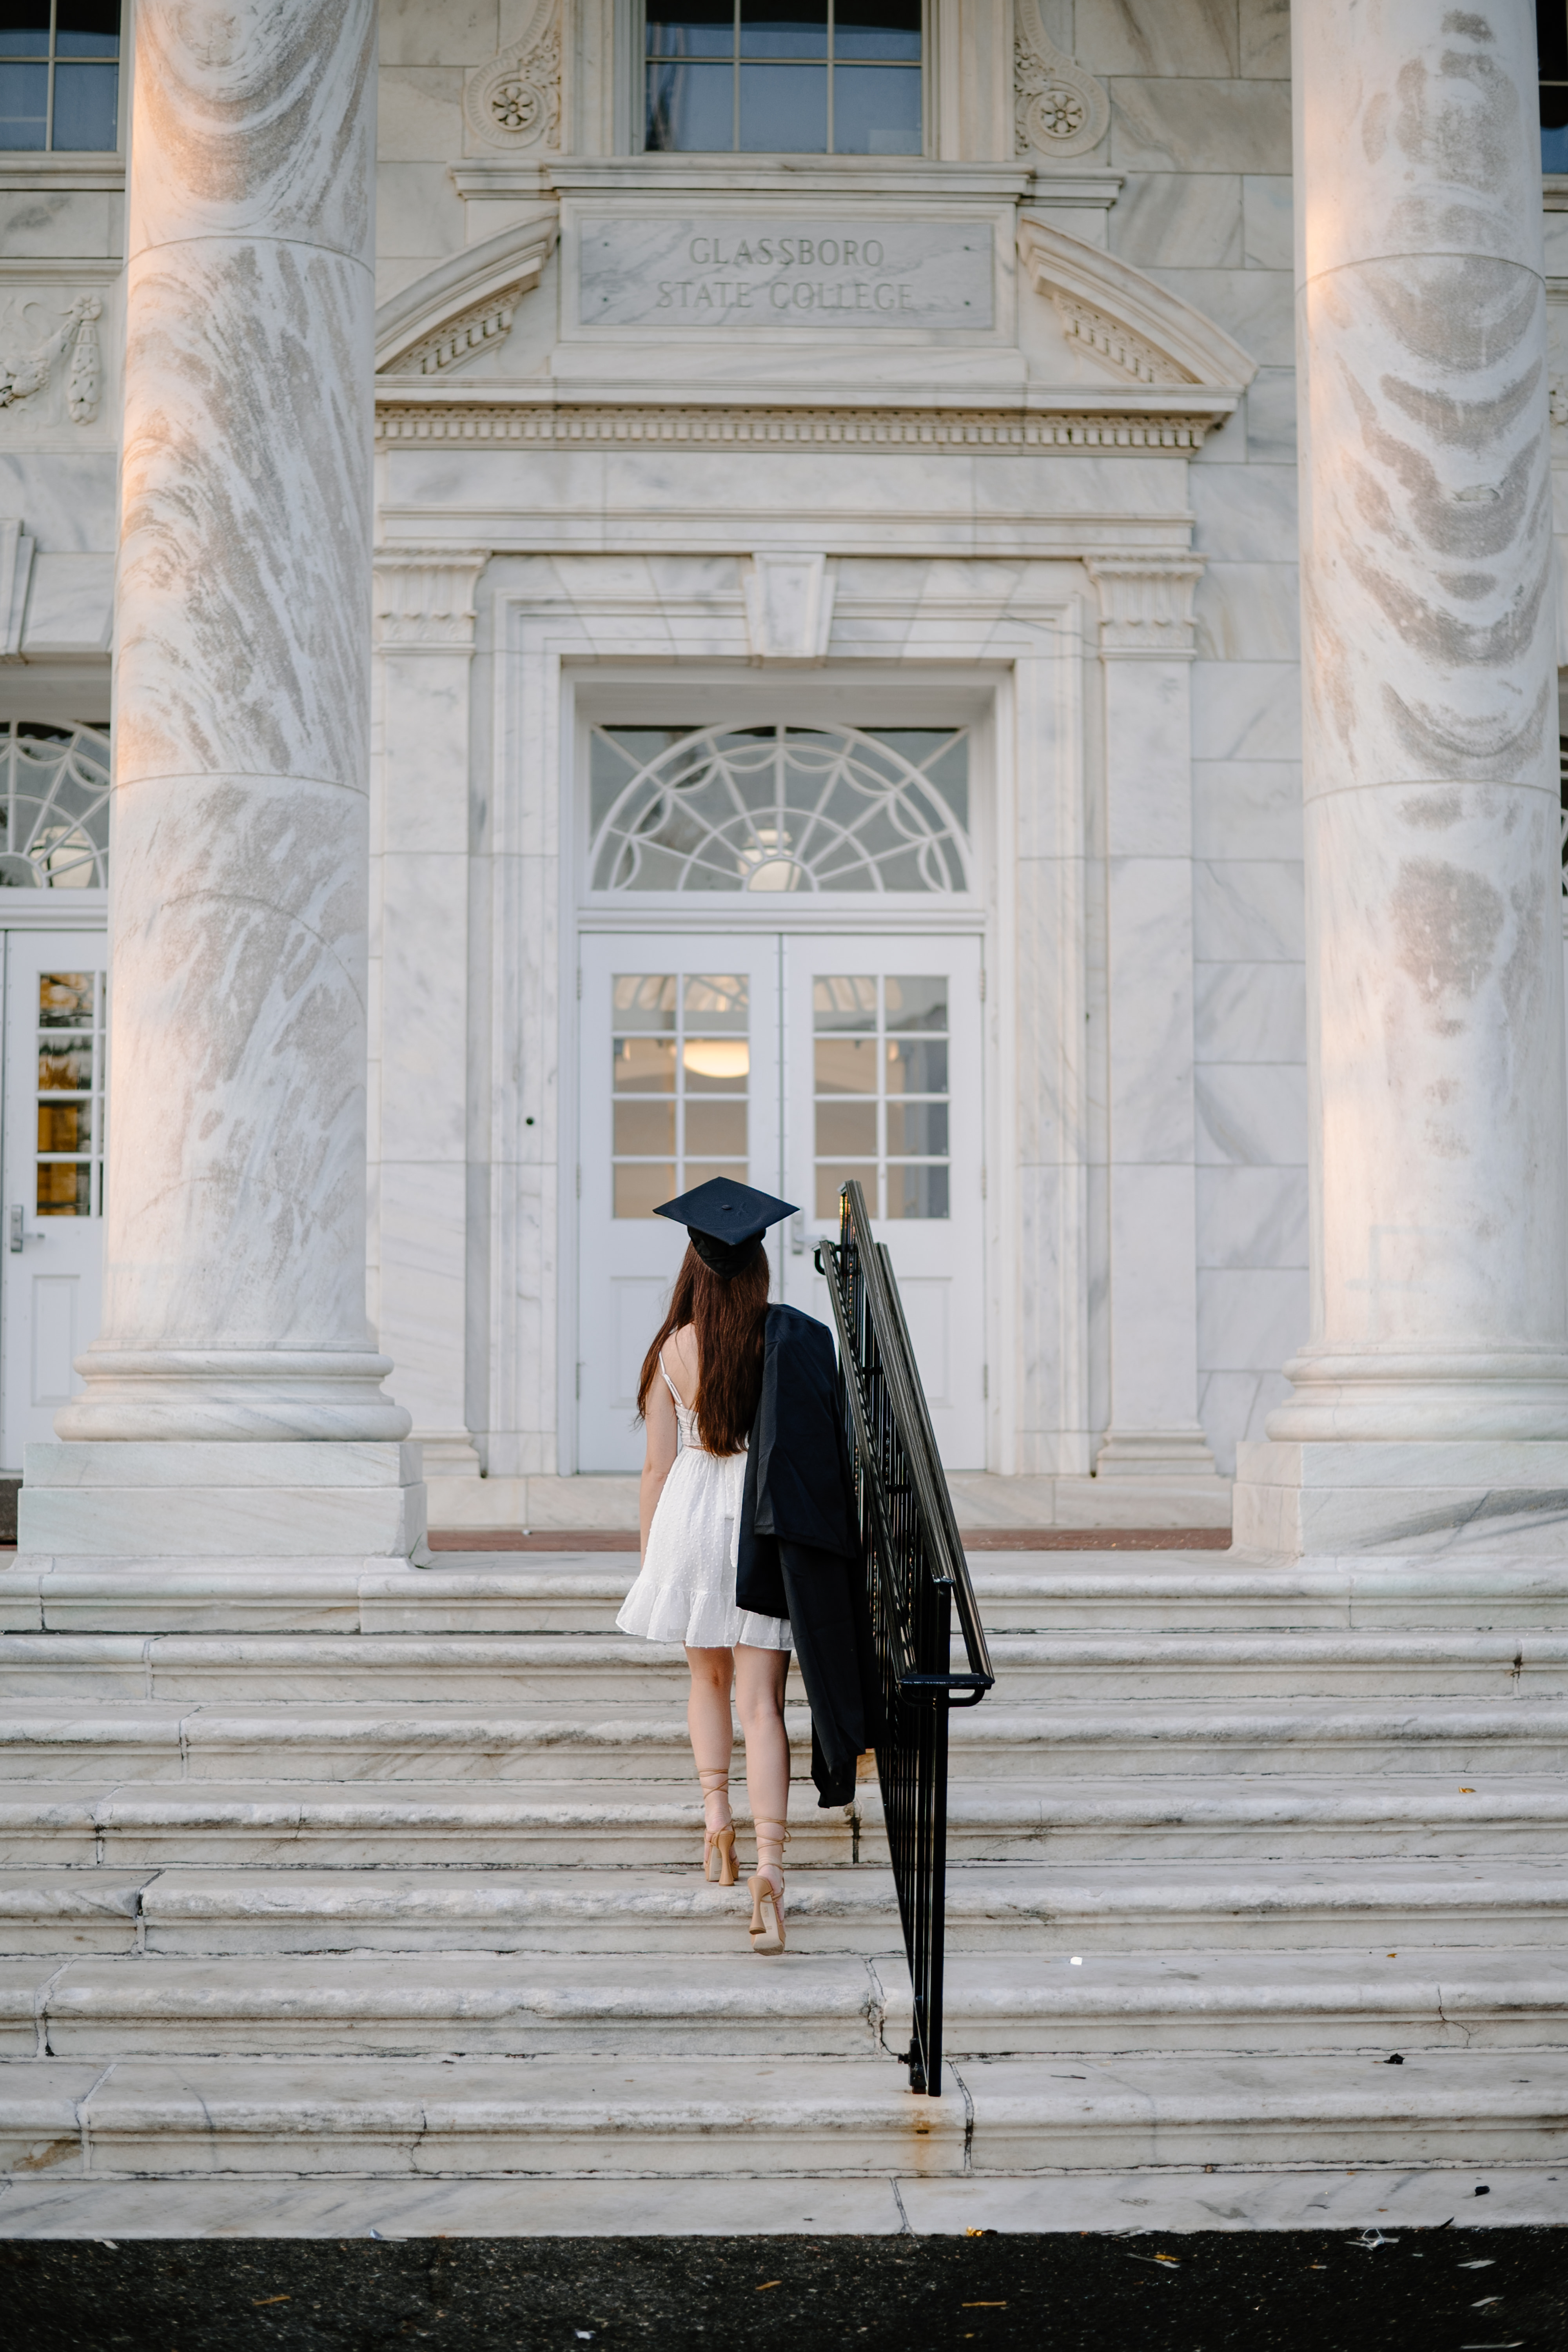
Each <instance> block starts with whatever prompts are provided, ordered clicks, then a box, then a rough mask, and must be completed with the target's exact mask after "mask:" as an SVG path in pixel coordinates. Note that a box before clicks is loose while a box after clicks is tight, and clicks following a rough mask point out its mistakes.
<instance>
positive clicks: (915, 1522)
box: [816, 1183, 995, 2099]
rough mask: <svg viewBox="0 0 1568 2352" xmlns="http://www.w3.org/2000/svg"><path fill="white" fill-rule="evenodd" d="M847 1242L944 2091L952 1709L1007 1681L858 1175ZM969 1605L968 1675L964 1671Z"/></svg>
mask: <svg viewBox="0 0 1568 2352" xmlns="http://www.w3.org/2000/svg"><path fill="white" fill-rule="evenodd" d="M839 1202H840V1209H839V1227H838V1240H837V1244H834V1243H832V1242H823V1243H821V1244H819V1245H818V1247H817V1251H816V1264H817V1266H818V1268H819V1269H820V1271H821V1272H822V1274H823V1275H824V1276H826V1282H827V1296H828V1300H829V1303H830V1305H831V1307H832V1309H833V1321H834V1326H835V1328H836V1329H837V1334H838V1358H839V1362H840V1364H841V1365H842V1367H843V1371H844V1391H845V1403H846V1408H847V1411H846V1419H847V1433H848V1438H849V1447H850V1454H851V1457H852V1459H853V1462H854V1465H855V1478H856V1487H857V1492H858V1499H859V1507H860V1539H861V1543H862V1546H863V1548H864V1553H865V1560H866V1574H867V1582H868V1595H869V1599H870V1604H871V1630H872V1635H873V1638H874V1640H875V1643H876V1650H877V1660H878V1664H879V1667H880V1669H881V1675H882V1702H883V1708H884V1713H885V1717H886V1723H887V1732H886V1738H885V1739H884V1742H883V1744H882V1745H881V1746H880V1747H879V1748H878V1750H877V1777H878V1780H879V1782H880V1784H881V1790H882V1811H883V1815H884V1818H885V1820H886V1822H887V1828H888V1844H889V1850H890V1852H891V1853H892V1858H893V1877H894V1881H895V1883H896V1885H897V1886H898V1890H899V1913H900V1918H901V1919H902V1921H903V1929H904V1950H905V1952H906V1954H907V1955H908V1958H909V1963H910V1984H911V1985H912V1987H913V1989H914V2035H913V2039H912V2040H911V2042H910V2048H909V2069H910V2088H911V2089H913V2090H916V2091H924V2092H926V2093H928V2094H929V2095H930V2096H931V2098H933V2099H934V2098H937V2097H939V2096H940V2095H941V2092H942V1941H943V1932H944V1927H945V1908H946V1894H947V1718H948V1713H949V1710H950V1709H951V1708H952V1707H955V1706H978V1705H979V1703H980V1701H981V1700H982V1699H983V1698H984V1696H985V1694H986V1692H987V1691H988V1690H989V1689H990V1688H991V1685H992V1683H993V1682H994V1679H995V1677H994V1675H993V1674H992V1671H991V1654H990V1652H989V1650H988V1649H987V1648H986V1646H985V1633H984V1628H983V1626H982V1625H981V1622H980V1612H979V1610H978V1609H977V1608H976V1607H975V1602H974V1592H973V1587H972V1585H971V1584H970V1581H969V1570H968V1566H967V1564H966V1562H965V1560H964V1557H963V1544H962V1543H961V1542H960V1540H959V1535H958V1524H957V1521H956V1520H955V1519H954V1517H953V1514H952V1496H951V1495H950V1494H949V1493H948V1490H947V1480H946V1478H945V1476H944V1475H943V1474H942V1458H941V1456H940V1455H939V1454H938V1453H937V1450H936V1439H935V1437H934V1436H933V1434H932V1433H931V1413H930V1411H929V1410H928V1408H927V1405H926V1399H925V1391H924V1389H923V1388H922V1387H921V1378H920V1373H919V1371H918V1370H917V1369H916V1365H915V1358H914V1349H912V1348H911V1347H910V1334H909V1326H908V1325H907V1324H906V1323H905V1321H904V1310H903V1306H902V1303H901V1301H900V1297H899V1286H898V1283H897V1281H896V1280H895V1279H894V1276H893V1268H892V1265H891V1262H890V1260H889V1256H888V1253H887V1251H886V1249H885V1248H884V1247H883V1246H882V1245H881V1244H879V1243H878V1242H876V1241H874V1240H873V1239H872V1234H871V1220H870V1218H869V1217H868V1215H867V1213H866V1199H865V1195H864V1193H863V1192H861V1190H860V1187H859V1185H858V1183H849V1184H847V1185H846V1186H845V1187H844V1190H843V1192H842V1193H841V1194H840V1195H839ZM955 1606H956V1608H957V1611H958V1623H959V1631H960V1633H962V1635H963V1648H964V1654H965V1658H966V1661H967V1664H966V1667H965V1670H964V1671H963V1672H962V1673H958V1674H955V1673H954V1672H953V1671H952V1612H953V1609H954V1607H955Z"/></svg>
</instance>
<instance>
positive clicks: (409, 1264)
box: [371, 547, 487, 1479]
mask: <svg viewBox="0 0 1568 2352" xmlns="http://www.w3.org/2000/svg"><path fill="white" fill-rule="evenodd" d="M486 561H487V556H486V553H485V551H483V550H474V549H468V548H419V547H416V548H388V549H384V550H381V551H378V553H377V555H376V559H375V585H376V593H375V631H376V644H377V654H376V663H377V670H378V680H377V692H376V705H377V719H378V732H379V736H380V745H379V762H378V764H379V771H380V782H381V791H380V795H379V799H380V821H379V824H378V826H377V837H376V840H375V842H374V846H373V851H372V862H373V866H374V883H373V904H374V908H375V922H374V933H375V936H374V943H373V950H372V960H373V967H374V970H375V971H376V972H377V973H378V975H379V980H380V986H379V988H378V989H377V990H376V991H375V1005H376V1010H375V1021H374V1029H375V1035H374V1044H373V1053H372V1066H373V1070H374V1079H375V1083H374V1088H373V1110H372V1125H371V1170H372V1184H373V1196H374V1202H375V1231H374V1247H373V1251H372V1256H373V1259H374V1265H375V1268H376V1274H377V1278H378V1293H379V1305H378V1307H377V1311H376V1319H377V1323H378V1326H379V1328H380V1332H381V1341H382V1345H383V1347H384V1349H386V1352H387V1354H388V1355H389V1356H390V1357H391V1358H392V1360H393V1362H394V1364H395V1366H396V1375H395V1377H396V1381H397V1393H398V1395H399V1397H400V1398H401V1400H402V1402H404V1403H405V1405H407V1407H408V1409H409V1411H410V1412H412V1413H413V1415H414V1434H415V1436H416V1438H417V1439H419V1440H420V1442H421V1445H422V1449H423V1453H424V1459H425V1470H426V1476H427V1477H429V1478H437V1479H447V1478H478V1476H479V1453H478V1451H477V1449H476V1447H475V1444H474V1441H473V1439H472V1437H471V1436H470V1434H469V1433H468V1423H467V1420H466V1417H465V1379H466V1369H467V1368H466V1356H467V1349H468V1312H467V1307H468V1205H467V1189H468V1056H469V1022H468V890H469V877H470V872H471V861H470V858H469V856H468V829H469V817H468V792H469V758H468V695H469V675H470V671H471V669H472V667H473V654H474V591H475V587H476V585H477V583H478V581H479V573H480V572H481V571H482V570H483V569H484V566H485V563H486Z"/></svg>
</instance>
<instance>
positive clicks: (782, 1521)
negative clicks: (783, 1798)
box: [735, 1307, 883, 1806]
mask: <svg viewBox="0 0 1568 2352" xmlns="http://www.w3.org/2000/svg"><path fill="white" fill-rule="evenodd" d="M735 1599H736V1601H737V1604H738V1605H739V1606H740V1607H741V1608H742V1609H749V1610H752V1611H754V1612H756V1613H757V1614H758V1615H759V1616H763V1617H787V1618H788V1619H789V1624H790V1633H791V1635H792V1636H793V1638H794V1642H795V1655H796V1656H797V1657H798V1658H799V1660H800V1671H801V1677H802V1680H803V1681H804V1682H805V1696H806V1698H807V1700H808V1702H809V1704H810V1706H811V1777H812V1779H813V1780H815V1781H816V1789H817V1802H818V1804H819V1805H823V1806H829V1805H847V1804H848V1803H850V1802H851V1801H852V1800H853V1798H854V1794H855V1767H856V1760H857V1759H858V1757H859V1756H861V1755H862V1754H863V1753H864V1752H865V1750H866V1749H867V1748H874V1747H875V1746H876V1745H877V1743H878V1741H879V1739H881V1738H882V1737H883V1723H882V1698H881V1678H880V1676H879V1674H878V1671H877V1660H876V1653H875V1651H874V1650H873V1648H872V1644H871V1612H870V1607H869V1604H868V1601H867V1598H866V1576H865V1569H864V1565H863V1562H862V1557H861V1550H860V1530H859V1519H858V1512H857V1509H856V1504H855V1482H854V1477H853V1475H852V1473H851V1470H850V1465H849V1449H848V1445H847V1441H846V1438H845V1434H844V1411H843V1403H842V1399H841V1394H840V1390H839V1384H838V1365H837V1360H836V1358H835V1355H834V1352H833V1337H832V1334H831V1332H830V1331H829V1330H828V1328H827V1326H826V1324H825V1323H818V1322H817V1321H816V1318H814V1317H813V1316H810V1315H803V1314H802V1313H801V1312H800V1309H799V1308H798V1307H769V1309H768V1320H767V1331H766V1338H765V1340H764V1343H763V1388H762V1395H761V1397H760V1399H759V1400H758V1403H757V1414H756V1419H755V1420H754V1421H753V1423H752V1434H751V1444H750V1450H749V1452H748V1454H747V1456H746V1480H745V1487H744V1491H743V1494H742V1501H741V1534H740V1551H739V1559H738V1566H737V1570H736V1577H735Z"/></svg>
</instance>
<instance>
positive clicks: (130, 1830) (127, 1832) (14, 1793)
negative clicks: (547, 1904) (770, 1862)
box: [0, 1777, 886, 1869]
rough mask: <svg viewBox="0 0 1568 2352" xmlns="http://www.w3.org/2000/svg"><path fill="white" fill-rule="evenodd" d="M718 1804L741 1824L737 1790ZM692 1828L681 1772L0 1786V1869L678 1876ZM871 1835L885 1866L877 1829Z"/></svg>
mask: <svg viewBox="0 0 1568 2352" xmlns="http://www.w3.org/2000/svg"><path fill="white" fill-rule="evenodd" d="M666 1788H668V1795H666V1794H665V1789H666ZM732 1794H733V1797H734V1801H735V1813H736V1818H737V1820H738V1821H739V1822H742V1827H743V1825H744V1822H745V1807H744V1801H743V1799H742V1792H741V1791H740V1790H739V1789H736V1790H734V1791H733V1792H732ZM701 1820H702V1814H701V1808H700V1803H699V1802H698V1801H696V1799H695V1798H694V1796H693V1793H692V1790H691V1788H690V1785H689V1777H688V1780H687V1782H686V1783H685V1784H682V1785H679V1786H678V1785H677V1784H676V1783H674V1782H670V1783H667V1784H655V1787H654V1789H653V1790H652V1791H651V1792H649V1791H648V1790H647V1789H646V1788H644V1787H641V1786H639V1785H638V1784H637V1783H635V1782H632V1783H624V1784H611V1785H609V1786H606V1784H605V1783H603V1782H600V1783H597V1784H592V1783H590V1784H584V1783H583V1782H582V1781H580V1780H543V1779H539V1780H534V1779H530V1780H526V1781H511V1780H488V1781H485V1782H482V1783H481V1782H476V1781H466V1782H465V1781H461V1780H391V1781H388V1780H381V1781H377V1780H356V1781H328V1782H311V1781H308V1780H297V1781H290V1782H287V1783H283V1784H279V1783H277V1782H274V1781H269V1780H266V1781H262V1780H258V1781H241V1782H232V1781H220V1780H203V1781H180V1782H176V1781H157V1780H153V1781H144V1782H143V1781H136V1780H124V1781H121V1782H118V1783H114V1784H111V1785H110V1786H109V1787H108V1788H104V1787H101V1786H98V1787H94V1786H92V1785H90V1784H88V1783H83V1782H73V1781H58V1780H56V1781H48V1780H15V1781H12V1782H11V1783H10V1784H9V1786H8V1787H7V1788H5V1789H3V1790H0V1864H26V1863H37V1862H49V1863H87V1862H103V1863H105V1864H109V1865H110V1867H111V1868H123V1867H134V1866H136V1865H138V1864H151V1865H153V1866H162V1865H163V1864H179V1863H220V1864H221V1863H231V1864H232V1863H238V1862H241V1861H244V1862H246V1863H247V1864H257V1863H265V1864H275V1865H276V1864H282V1865H285V1866H287V1865H288V1864H291V1863H295V1862H298V1863H300V1864H305V1863H310V1862H315V1863H317V1864H337V1865H339V1866H342V1867H347V1868H353V1869H359V1868H369V1867H379V1866H380V1865H383V1864H398V1863H423V1864H437V1865H439V1866H442V1867H450V1866H454V1865H461V1864H470V1865H475V1864H477V1865H481V1866H487V1867H490V1868H509V1869H526V1868H531V1867H535V1866H544V1867H552V1868H562V1867H566V1868H571V1867H574V1866H579V1865H582V1864H595V1865H599V1866H605V1865H608V1866H612V1867H613V1866H616V1865H618V1864H625V1865H634V1866H635V1865H641V1864H651V1865H654V1866H659V1865H663V1864H674V1865H676V1866H679V1865H682V1864H696V1863H697V1861H698V1860H699V1859H700V1854H701V1851H702V1843H701V1841H702V1831H701ZM791 1831H792V1843H791V1846H790V1858H791V1862H792V1864H797V1865H808V1864H813V1863H819V1862H826V1863H837V1864H844V1863H851V1862H854V1861H856V1860H857V1859H858V1853H859V1849H860V1847H861V1846H862V1844H863V1843H864V1841H863V1838H862V1830H861V1822H860V1821H859V1818H858V1810H857V1811H838V1810H837V1809H834V1810H832V1811H818V1810H816V1808H810V1809H807V1808H806V1807H805V1806H804V1805H802V1806H800V1807H798V1808H797V1810H796V1812H795V1819H794V1820H793V1821H792V1823H791ZM871 1834H872V1836H873V1837H874V1838H875V1839H876V1841H877V1842H878V1843H879V1845H880V1849H881V1850H880V1856H879V1858H880V1859H883V1860H885V1859H886V1845H885V1842H884V1841H882V1840H881V1836H880V1829H879V1826H878V1827H876V1828H874V1830H873V1831H872V1832H871Z"/></svg>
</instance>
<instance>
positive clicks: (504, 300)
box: [375, 210, 557, 375]
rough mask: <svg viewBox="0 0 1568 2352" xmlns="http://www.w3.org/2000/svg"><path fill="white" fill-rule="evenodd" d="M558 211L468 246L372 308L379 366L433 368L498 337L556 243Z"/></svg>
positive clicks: (426, 371)
mask: <svg viewBox="0 0 1568 2352" xmlns="http://www.w3.org/2000/svg"><path fill="white" fill-rule="evenodd" d="M556 235H557V225H556V219H555V214H554V211H553V210H551V211H549V212H546V213H542V215H540V216H539V217H538V218H536V219H534V220H531V221H524V222H522V223H521V225H519V226H516V227H513V228H509V229H506V230H503V232H502V233H501V235H500V236H491V237H487V238H486V239H485V240H484V242H483V244H482V245H471V246H468V247H466V249H465V250H464V251H463V252H461V253H458V254H454V255H453V257H452V258H451V260H450V261H446V262H442V263H441V264H440V265H439V266H438V267H437V268H435V269H432V270H430V271H429V272H428V273H427V275H426V276H425V277H423V278H419V279H418V280H416V283H415V284H414V285H412V286H410V287H406V288H405V289H404V291H403V292H402V293H401V294H395V295H394V296H393V298H392V299H391V300H390V301H389V302H384V303H383V304H382V305H381V308H380V309H379V310H377V312H376V314H375V364H376V368H377V371H378V373H382V372H385V371H388V370H395V371H396V372H397V373H399V374H406V375H434V374H437V373H439V372H440V371H441V370H442V369H443V368H446V367H449V366H451V364H452V363H453V362H454V361H456V360H459V359H465V358H466V357H467V356H468V353H469V352H473V351H477V350H478V349H479V346H480V344H482V343H486V342H491V341H500V340H501V339H502V338H503V337H504V336H505V334H506V332H507V330H508V328H510V325H511V319H512V311H513V309H514V308H515V306H516V304H517V303H518V302H519V301H521V299H522V297H523V295H524V294H526V293H527V292H528V291H529V290H530V289H531V287H534V286H537V285H538V283H539V280H540V278H541V277H542V274H543V270H544V265H545V263H546V262H547V261H548V260H549V258H550V256H551V255H552V253H553V251H554V250H555V239H556Z"/></svg>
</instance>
